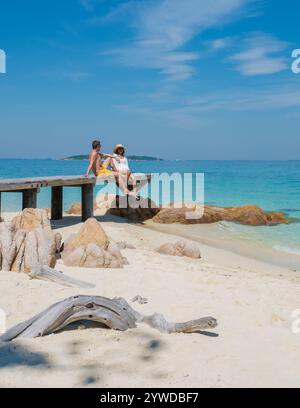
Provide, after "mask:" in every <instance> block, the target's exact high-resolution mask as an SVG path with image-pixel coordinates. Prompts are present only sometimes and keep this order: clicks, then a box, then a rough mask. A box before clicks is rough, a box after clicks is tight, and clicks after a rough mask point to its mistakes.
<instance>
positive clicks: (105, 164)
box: [103, 157, 113, 168]
mask: <svg viewBox="0 0 300 408" xmlns="http://www.w3.org/2000/svg"><path fill="white" fill-rule="evenodd" d="M103 165H104V166H105V167H106V168H107V167H111V168H112V167H113V165H112V158H111V157H108V158H107V159H106V160H105V162H104V163H103Z"/></svg>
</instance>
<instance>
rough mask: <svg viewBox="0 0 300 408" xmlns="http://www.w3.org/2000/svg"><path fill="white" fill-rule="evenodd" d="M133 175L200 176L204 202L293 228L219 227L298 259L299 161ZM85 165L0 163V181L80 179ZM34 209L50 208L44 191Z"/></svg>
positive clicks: (69, 194) (154, 168)
mask: <svg viewBox="0 0 300 408" xmlns="http://www.w3.org/2000/svg"><path fill="white" fill-rule="evenodd" d="M130 165H131V168H132V170H133V171H134V172H139V173H163V172H167V173H174V172H179V173H204V174H205V202H206V203H208V204H214V205H220V206H234V205H242V204H256V205H259V206H261V207H262V208H263V209H265V210H270V211H271V210H272V211H283V212H285V213H286V214H287V215H288V216H289V217H292V218H293V219H294V222H292V223H290V224H289V225H280V226H273V227H248V226H241V225H236V224H232V223H230V224H229V223H222V224H221V225H220V227H221V228H223V229H224V230H225V229H226V230H227V231H228V233H230V234H233V235H234V236H236V237H238V238H239V239H242V240H245V241H247V240H250V241H255V242H258V243H264V244H266V245H268V246H271V247H273V248H275V249H277V250H278V251H283V252H288V253H291V254H299V255H300V161H161V162H160V161H155V162H151V161H146V162H143V161H140V162H138V161H136V162H131V164H130ZM86 166H87V162H86V161H61V160H15V159H14V160H10V159H0V178H16V177H39V176H56V175H78V174H84V173H85V170H86ZM38 200H39V206H41V207H50V190H49V189H42V190H41V193H40V194H39V198H38ZM76 201H80V190H79V189H77V188H69V189H65V195H64V207H65V209H68V208H69V207H70V205H71V204H72V203H74V202H76ZM20 209H21V195H20V194H12V193H9V194H2V210H3V211H19V210H20Z"/></svg>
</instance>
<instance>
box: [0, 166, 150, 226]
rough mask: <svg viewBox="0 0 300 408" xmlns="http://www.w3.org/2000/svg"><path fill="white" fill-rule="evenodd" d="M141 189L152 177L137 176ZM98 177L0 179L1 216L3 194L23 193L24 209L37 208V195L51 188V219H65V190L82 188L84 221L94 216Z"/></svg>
mask: <svg viewBox="0 0 300 408" xmlns="http://www.w3.org/2000/svg"><path fill="white" fill-rule="evenodd" d="M135 176H136V178H137V183H138V186H139V189H140V188H142V187H143V186H144V185H145V184H147V183H149V182H150V181H151V177H152V176H151V175H144V174H135ZM96 182H97V179H96V177H85V176H57V177H35V178H30V179H29V178H17V179H0V216H1V193H22V196H23V200H22V208H23V209H25V208H37V195H38V193H39V191H40V189H41V188H43V187H50V188H51V190H52V191H51V219H52V220H60V219H62V218H63V188H64V187H81V204H82V221H86V220H87V219H88V218H91V217H93V215H94V187H95V185H96ZM111 182H115V178H114V177H113V176H105V177H103V178H101V184H102V183H111Z"/></svg>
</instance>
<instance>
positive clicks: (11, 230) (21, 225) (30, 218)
mask: <svg viewBox="0 0 300 408" xmlns="http://www.w3.org/2000/svg"><path fill="white" fill-rule="evenodd" d="M60 242H61V236H60V234H54V233H53V231H52V229H51V224H50V220H49V218H48V214H47V211H46V210H39V209H30V208H29V209H25V210H24V211H23V212H22V213H21V214H20V215H17V216H16V217H15V218H14V219H13V220H12V221H11V222H3V223H1V224H0V270H5V271H13V272H24V273H29V272H31V271H32V269H33V268H35V267H36V266H37V265H43V266H50V267H52V268H53V267H54V266H55V263H56V252H57V248H58V247H59V245H60Z"/></svg>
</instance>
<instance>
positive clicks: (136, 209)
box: [108, 196, 160, 222]
mask: <svg viewBox="0 0 300 408" xmlns="http://www.w3.org/2000/svg"><path fill="white" fill-rule="evenodd" d="M159 211H160V208H159V207H158V206H157V205H156V204H155V203H154V201H152V200H151V199H150V198H143V197H140V198H139V199H136V198H135V197H134V196H132V197H128V201H126V197H120V196H116V199H115V201H114V202H113V203H112V205H111V208H110V209H109V211H108V213H109V214H111V215H115V216H117V217H123V218H126V219H127V220H129V221H133V222H143V221H147V220H150V219H151V218H153V217H154V216H155V215H156V214H158V213H159Z"/></svg>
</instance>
